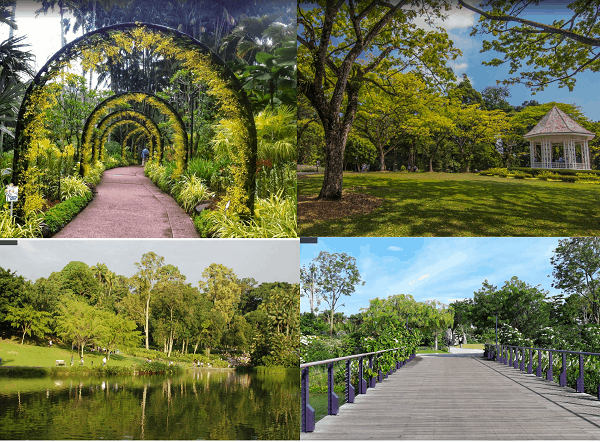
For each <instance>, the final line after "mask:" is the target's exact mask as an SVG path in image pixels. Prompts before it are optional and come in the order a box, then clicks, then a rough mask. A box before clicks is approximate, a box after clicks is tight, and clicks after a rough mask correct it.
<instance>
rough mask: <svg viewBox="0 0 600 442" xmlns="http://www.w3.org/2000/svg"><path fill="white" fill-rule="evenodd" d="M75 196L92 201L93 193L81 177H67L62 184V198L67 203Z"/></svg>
mask: <svg viewBox="0 0 600 442" xmlns="http://www.w3.org/2000/svg"><path fill="white" fill-rule="evenodd" d="M74 196H78V197H83V198H85V199H91V196H92V191H91V190H90V188H89V187H88V186H87V185H86V184H85V182H84V181H83V180H82V179H81V178H79V177H74V176H73V177H66V178H64V179H63V180H62V181H61V183H60V197H61V200H63V201H65V200H68V199H70V198H72V197H74Z"/></svg>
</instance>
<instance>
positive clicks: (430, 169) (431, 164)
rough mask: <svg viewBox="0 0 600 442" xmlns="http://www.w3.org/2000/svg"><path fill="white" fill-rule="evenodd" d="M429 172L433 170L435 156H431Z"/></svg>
mask: <svg viewBox="0 0 600 442" xmlns="http://www.w3.org/2000/svg"><path fill="white" fill-rule="evenodd" d="M429 172H433V156H430V157H429Z"/></svg>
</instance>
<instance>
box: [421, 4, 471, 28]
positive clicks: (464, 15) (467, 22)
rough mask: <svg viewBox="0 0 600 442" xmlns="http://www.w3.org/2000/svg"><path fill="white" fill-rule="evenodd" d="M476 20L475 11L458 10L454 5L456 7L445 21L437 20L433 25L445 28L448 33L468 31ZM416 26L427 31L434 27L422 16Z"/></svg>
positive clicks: (455, 6) (447, 14) (448, 13)
mask: <svg viewBox="0 0 600 442" xmlns="http://www.w3.org/2000/svg"><path fill="white" fill-rule="evenodd" d="M474 18H475V13H474V12H473V11H471V10H469V9H466V8H462V9H458V8H457V5H454V7H453V8H452V9H451V10H450V11H449V12H447V13H446V19H445V20H443V21H442V20H440V19H435V20H434V21H433V23H434V24H435V25H436V26H439V27H441V28H444V29H445V30H446V31H450V30H452V29H466V28H468V27H470V26H473V25H474V23H475V20H474ZM415 24H416V25H417V26H419V27H420V28H423V29H425V30H426V31H430V30H432V27H431V26H429V25H428V24H427V23H426V22H425V19H424V18H423V17H422V16H418V17H417V18H416V19H415Z"/></svg>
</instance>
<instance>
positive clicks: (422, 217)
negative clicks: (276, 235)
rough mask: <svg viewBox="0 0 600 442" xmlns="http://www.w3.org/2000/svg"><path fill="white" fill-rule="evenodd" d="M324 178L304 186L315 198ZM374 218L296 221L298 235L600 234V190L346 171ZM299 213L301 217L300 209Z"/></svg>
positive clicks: (304, 192) (496, 179) (303, 182)
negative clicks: (372, 201) (373, 204)
mask: <svg viewBox="0 0 600 442" xmlns="http://www.w3.org/2000/svg"><path fill="white" fill-rule="evenodd" d="M322 180H323V175H322V174H317V175H310V176H308V177H305V178H302V179H299V180H298V192H299V194H300V195H317V194H318V193H319V190H320V188H321V184H322ZM352 187H361V189H360V190H359V191H360V192H364V193H366V194H369V195H372V196H375V197H380V198H383V199H384V203H383V205H382V206H381V207H379V208H377V209H375V211H373V212H372V213H369V214H366V215H358V216H353V217H345V218H337V219H332V220H326V221H320V220H316V221H310V222H301V221H299V223H298V230H299V232H298V235H299V236H390V237H393V236H395V237H401V236H600V186H598V185H593V184H578V183H564V182H557V181H541V180H537V179H526V180H522V179H514V178H499V177H488V176H479V175H476V174H465V173H460V174H459V173H449V174H448V173H417V174H415V173H411V174H408V173H391V172H390V173H386V172H383V173H381V172H376V173H369V174H359V173H345V174H344V189H349V188H352ZM299 214H300V211H299Z"/></svg>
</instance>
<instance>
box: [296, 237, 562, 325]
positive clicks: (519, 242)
mask: <svg viewBox="0 0 600 442" xmlns="http://www.w3.org/2000/svg"><path fill="white" fill-rule="evenodd" d="M559 239H560V238H319V239H318V243H317V244H301V245H300V265H301V266H305V265H308V264H309V263H310V262H311V261H312V260H313V259H314V258H316V257H317V255H318V254H319V252H321V251H326V252H329V253H342V252H344V253H347V254H349V255H352V256H354V257H355V258H356V261H357V264H358V268H359V271H360V274H361V277H362V279H363V280H364V281H365V282H366V283H365V285H364V286H358V287H357V288H356V291H355V293H354V294H352V296H349V297H344V298H345V299H343V300H342V301H340V302H343V303H345V307H340V309H339V310H336V311H340V312H341V311H343V312H344V313H346V314H347V315H350V314H354V313H358V312H359V310H360V308H363V307H368V305H369V299H373V298H376V297H380V298H384V297H387V296H390V295H395V294H410V295H413V297H414V298H415V299H416V300H417V301H426V300H431V299H437V300H438V301H441V302H443V303H446V304H448V303H450V302H452V301H454V300H457V299H465V298H472V297H473V293H474V292H475V291H477V290H478V289H480V288H481V285H482V282H483V281H484V280H486V279H487V280H488V281H489V282H490V283H491V284H493V285H496V286H498V287H501V286H502V285H504V282H505V281H508V280H509V279H510V278H511V277H513V276H517V277H518V278H519V279H521V280H523V281H525V282H527V283H528V284H530V285H533V286H537V285H540V286H541V288H542V289H544V290H547V291H549V292H550V296H552V295H555V294H558V293H559V291H557V290H554V289H553V288H552V287H551V284H552V282H553V278H552V265H551V264H550V258H551V257H552V255H553V251H554V249H555V248H556V246H557V245H558V241H559ZM548 275H550V276H549V277H548ZM321 307H322V308H324V307H323V305H322V306H321ZM300 309H301V311H302V312H305V311H309V310H310V309H309V306H308V300H307V299H306V298H301V306H300Z"/></svg>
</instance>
